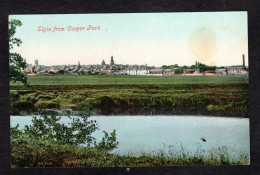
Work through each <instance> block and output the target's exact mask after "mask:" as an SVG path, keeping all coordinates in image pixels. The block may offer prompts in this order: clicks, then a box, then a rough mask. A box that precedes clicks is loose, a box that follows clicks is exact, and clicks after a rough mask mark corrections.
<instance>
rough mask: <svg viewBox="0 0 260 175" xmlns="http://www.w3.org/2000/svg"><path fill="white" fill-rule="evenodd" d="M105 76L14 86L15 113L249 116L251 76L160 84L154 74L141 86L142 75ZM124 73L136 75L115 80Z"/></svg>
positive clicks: (181, 78) (178, 79)
mask: <svg viewBox="0 0 260 175" xmlns="http://www.w3.org/2000/svg"><path fill="white" fill-rule="evenodd" d="M93 77H95V78H93ZM103 77H107V79H108V80H106V82H107V83H106V82H103V84H95V82H96V81H97V79H99V78H100V77H99V76H91V78H92V82H94V83H93V84H89V82H87V83H86V84H85V85H71V83H72V82H70V83H68V85H44V86H43V85H30V86H29V87H25V86H17V85H11V91H10V101H11V114H19V112H21V111H25V112H27V113H30V112H36V111H41V110H43V109H68V108H71V109H73V110H75V111H77V110H80V108H88V109H90V110H92V111H96V112H97V114H102V115H111V114H112V115H116V114H119V115H124V114H125V115H128V114H147V115H150V114H197V115H198V114H203V115H204V114H205V115H222V116H243V117H248V103H249V93H248V89H249V84H248V82H247V81H248V79H247V77H173V78H169V79H168V81H167V77H166V78H165V77H159V78H161V80H160V82H161V84H158V79H157V78H158V77H151V78H150V79H152V80H151V81H156V80H157V83H155V84H152V83H150V84H146V83H148V82H149V81H148V80H149V78H148V79H146V81H143V84H141V83H138V82H139V80H138V79H139V78H140V79H143V80H144V77H136V78H135V79H136V80H135V81H136V83H135V84H131V83H130V84H124V83H121V84H117V83H116V84H112V83H111V81H113V80H114V78H113V77H112V76H103ZM121 77H126V79H130V80H132V79H133V78H132V76H120V77H119V78H115V81H117V82H118V81H122V80H121ZM39 78H41V77H39ZM44 78H45V80H48V78H49V81H46V84H49V83H50V82H51V81H52V79H53V78H50V77H44ZM73 78H74V79H78V78H79V79H81V78H82V77H80V76H79V77H75V76H74V77H73ZM145 78H146V77H145ZM208 78H210V79H208ZM63 79H65V77H63ZM68 79H70V78H69V77H68ZM89 79H90V78H89ZM101 79H102V78H101ZM154 79H156V80H154ZM29 80H30V79H29ZM33 80H35V79H33ZM65 80H66V79H65ZM65 80H64V81H65ZM170 80H171V81H173V82H171V81H170ZM210 80H211V82H210ZM75 81H77V80H75ZM180 81H182V82H184V84H181V83H179V82H180ZM109 82H110V83H109ZM165 82H168V84H166V83H165ZM31 84H33V83H31ZM61 84H62V82H61Z"/></svg>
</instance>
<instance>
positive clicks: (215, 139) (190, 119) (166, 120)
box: [11, 116, 250, 157]
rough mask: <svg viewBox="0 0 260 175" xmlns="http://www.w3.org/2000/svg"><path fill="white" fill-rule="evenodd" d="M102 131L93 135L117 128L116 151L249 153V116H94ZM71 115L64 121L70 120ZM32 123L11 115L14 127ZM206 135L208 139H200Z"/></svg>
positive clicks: (234, 155)
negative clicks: (218, 150) (224, 149)
mask: <svg viewBox="0 0 260 175" xmlns="http://www.w3.org/2000/svg"><path fill="white" fill-rule="evenodd" d="M90 119H92V120H96V121H97V123H98V125H99V128H100V130H98V131H96V132H95V133H94V134H93V136H94V137H95V138H97V139H98V140H101V138H102V137H103V136H104V134H103V132H102V131H103V130H105V131H107V132H109V133H110V132H112V131H113V130H114V129H116V134H117V140H118V141H119V146H118V148H117V149H115V150H113V152H114V153H117V154H121V155H123V154H127V153H129V152H130V153H132V154H134V155H138V154H140V153H141V152H146V153H152V152H153V151H159V150H160V149H164V150H165V151H167V149H168V146H169V145H174V147H176V149H181V147H183V148H184V149H185V150H186V151H188V152H190V153H191V154H193V153H195V152H196V150H197V148H198V147H201V149H203V150H205V151H206V152H207V151H209V150H210V149H213V148H218V147H222V146H226V147H227V148H228V151H229V154H230V155H231V156H233V157H238V156H239V153H245V154H248V155H249V152H250V145H249V119H248V118H228V117H208V116H92V117H90ZM68 121H69V120H68V118H67V117H64V118H62V120H61V122H64V123H68ZM18 123H19V125H20V128H23V127H24V126H25V125H30V124H31V123H32V122H31V116H11V126H16V124H18ZM202 137H204V138H205V139H206V142H203V141H202V140H201V138H202Z"/></svg>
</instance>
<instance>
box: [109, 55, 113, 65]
mask: <svg viewBox="0 0 260 175" xmlns="http://www.w3.org/2000/svg"><path fill="white" fill-rule="evenodd" d="M110 66H114V58H113V56H111V61H110Z"/></svg>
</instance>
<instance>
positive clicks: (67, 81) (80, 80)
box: [11, 75, 248, 85]
mask: <svg viewBox="0 0 260 175" xmlns="http://www.w3.org/2000/svg"><path fill="white" fill-rule="evenodd" d="M27 78H28V82H29V83H30V85H103V84H117V85H122V84H133V85H136V84H229V83H248V77H247V76H246V77H234V76H199V77H191V76H129V75H92V76H91V75H90V76H28V77H27ZM11 85H17V84H14V83H11Z"/></svg>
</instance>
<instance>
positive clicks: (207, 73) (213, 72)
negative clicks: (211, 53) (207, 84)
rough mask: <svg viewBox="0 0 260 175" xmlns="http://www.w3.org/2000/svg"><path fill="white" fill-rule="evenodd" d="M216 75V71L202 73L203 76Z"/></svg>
mask: <svg viewBox="0 0 260 175" xmlns="http://www.w3.org/2000/svg"><path fill="white" fill-rule="evenodd" d="M215 74H217V71H215V70H207V71H205V72H204V75H215Z"/></svg>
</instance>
